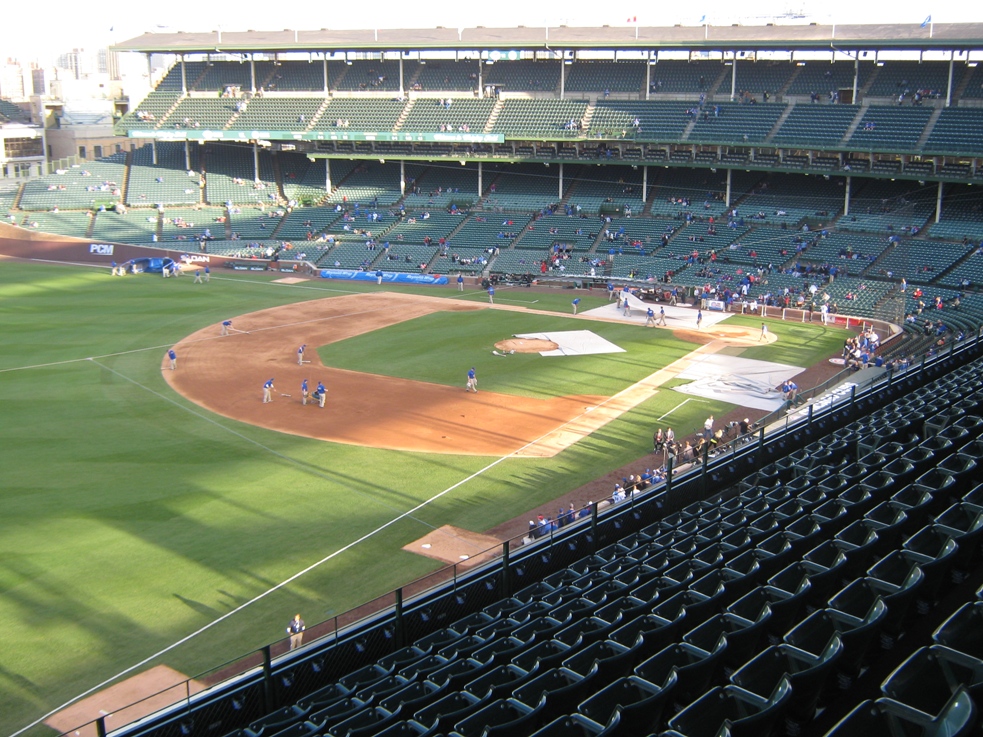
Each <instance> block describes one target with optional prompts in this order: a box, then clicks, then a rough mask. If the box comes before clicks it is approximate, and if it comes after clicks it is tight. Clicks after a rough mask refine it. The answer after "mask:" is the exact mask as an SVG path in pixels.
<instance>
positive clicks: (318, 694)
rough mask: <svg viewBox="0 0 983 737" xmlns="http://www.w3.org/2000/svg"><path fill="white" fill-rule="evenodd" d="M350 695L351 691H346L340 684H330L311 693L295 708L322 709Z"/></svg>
mask: <svg viewBox="0 0 983 737" xmlns="http://www.w3.org/2000/svg"><path fill="white" fill-rule="evenodd" d="M350 695H351V689H347V688H345V687H344V686H342V685H341V684H340V683H331V684H329V685H327V686H325V687H324V688H319V689H318V690H317V691H314V692H313V693H309V694H307V696H305V697H303V698H302V699H299V700H298V701H297V706H299V707H300V708H301V709H306V708H308V707H313V709H314V710H318V709H323V708H324V707H326V706H329V705H330V704H333V703H334V702H336V701H339V700H340V699H343V698H345V697H346V696H350Z"/></svg>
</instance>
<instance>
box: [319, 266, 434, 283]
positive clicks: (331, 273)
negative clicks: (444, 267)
mask: <svg viewBox="0 0 983 737" xmlns="http://www.w3.org/2000/svg"><path fill="white" fill-rule="evenodd" d="M320 275H321V278H322V279H348V280H350V281H378V280H379V277H378V275H377V274H376V272H374V271H358V270H357V269H321V271H320ZM382 281H383V283H384V284H446V283H447V277H446V276H441V275H440V274H402V273H398V272H393V271H384V272H382Z"/></svg>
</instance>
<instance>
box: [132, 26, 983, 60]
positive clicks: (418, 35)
mask: <svg viewBox="0 0 983 737" xmlns="http://www.w3.org/2000/svg"><path fill="white" fill-rule="evenodd" d="M831 46H834V47H836V48H841V49H843V48H847V49H874V50H877V49H885V50H886V49H918V50H938V49H945V50H950V49H953V50H961V49H979V48H983V23H935V24H931V23H925V24H907V25H901V24H883V25H877V24H867V25H816V24H809V25H785V24H781V25H764V26H743V25H732V26H712V25H706V26H672V27H667V28H653V27H637V26H634V25H625V26H603V27H601V28H579V27H568V26H559V27H550V28H546V27H543V26H537V27H531V26H520V27H518V28H483V27H480V26H479V27H477V28H462V29H457V28H442V27H437V28H431V29H406V30H393V29H378V30H373V29H367V30H353V31H338V30H330V29H324V28H322V29H321V30H307V31H302V30H283V31H240V32H233V31H210V32H199V33H185V32H176V33H170V32H168V33H145V34H143V35H142V36H138V37H136V38H133V39H130V40H128V41H123V42H122V43H118V44H116V45H115V46H114V47H113V50H115V51H136V52H142V53H163V54H191V53H216V52H221V53H250V52H267V53H269V52H318V51H422V50H431V49H441V50H455V49H457V50H491V49H503V48H505V49H522V50H549V51H555V50H557V49H574V50H576V49H616V50H617V49H638V50H644V49H657V50H660V49H666V50H668V49H691V50H700V49H704V50H710V49H713V50H724V51H727V50H735V51H756V50H761V51H765V50H769V51H770V50H796V49H829V48H830V47H831Z"/></svg>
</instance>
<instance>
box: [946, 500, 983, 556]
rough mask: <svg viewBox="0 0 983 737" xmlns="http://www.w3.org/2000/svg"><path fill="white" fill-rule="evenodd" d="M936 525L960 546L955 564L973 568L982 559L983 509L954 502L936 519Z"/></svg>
mask: <svg viewBox="0 0 983 737" xmlns="http://www.w3.org/2000/svg"><path fill="white" fill-rule="evenodd" d="M935 527H937V528H938V529H939V530H941V531H942V532H944V533H945V534H947V535H949V536H951V537H952V539H953V540H955V541H956V544H957V545H958V546H959V551H958V552H957V553H956V559H955V561H953V565H954V566H955V567H956V568H957V569H959V570H961V571H969V570H972V569H973V567H974V566H975V565H976V564H977V563H978V562H979V560H980V541H981V539H983V509H981V508H979V507H976V506H975V505H972V504H963V503H959V504H953V505H952V506H951V507H949V508H948V509H947V510H945V511H944V512H943V513H942V514H940V515H939V516H938V517H936V519H935Z"/></svg>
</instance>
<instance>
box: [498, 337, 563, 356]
mask: <svg viewBox="0 0 983 737" xmlns="http://www.w3.org/2000/svg"><path fill="white" fill-rule="evenodd" d="M495 347H496V348H497V349H498V350H500V351H502V352H504V353H509V352H510V351H511V352H515V353H543V352H545V351H555V350H557V349H558V348H559V347H560V346H559V345H558V344H556V343H554V342H553V341H552V340H543V339H541V338H508V339H507V340H500V341H498V342H497V343H496V344H495Z"/></svg>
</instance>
